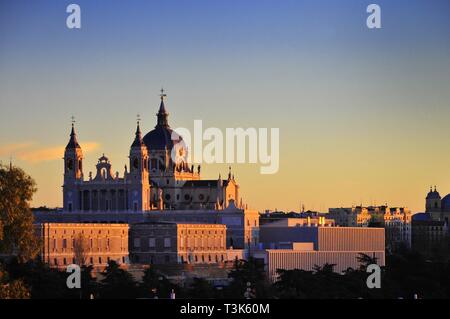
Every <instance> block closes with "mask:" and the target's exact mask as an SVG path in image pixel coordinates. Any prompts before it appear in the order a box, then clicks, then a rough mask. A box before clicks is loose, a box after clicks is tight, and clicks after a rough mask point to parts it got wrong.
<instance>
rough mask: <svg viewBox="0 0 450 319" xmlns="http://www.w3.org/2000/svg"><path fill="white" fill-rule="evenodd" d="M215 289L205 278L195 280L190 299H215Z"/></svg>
mask: <svg viewBox="0 0 450 319" xmlns="http://www.w3.org/2000/svg"><path fill="white" fill-rule="evenodd" d="M214 294H215V289H214V287H213V286H212V285H211V284H210V283H209V282H208V281H207V280H205V279H203V278H194V281H193V282H192V284H191V286H190V288H189V291H188V296H189V298H194V299H195V298H197V299H208V298H214Z"/></svg>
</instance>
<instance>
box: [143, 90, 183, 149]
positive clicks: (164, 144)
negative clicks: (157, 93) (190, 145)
mask: <svg viewBox="0 0 450 319" xmlns="http://www.w3.org/2000/svg"><path fill="white" fill-rule="evenodd" d="M165 96H166V95H165V94H164V90H161V104H160V106H159V111H158V113H157V114H156V116H157V118H158V122H157V124H156V126H155V128H154V129H153V130H151V131H150V132H148V133H147V134H146V135H145V136H144V138H143V141H144V144H145V146H147V149H148V150H149V151H152V150H165V149H167V150H169V151H171V150H172V148H173V147H174V145H176V144H178V143H180V142H181V141H182V140H183V138H182V137H181V136H180V135H178V134H177V133H176V132H175V131H174V130H172V129H171V128H170V126H169V122H168V120H167V118H168V116H169V113H167V111H166V107H165V105H164V97H165Z"/></svg>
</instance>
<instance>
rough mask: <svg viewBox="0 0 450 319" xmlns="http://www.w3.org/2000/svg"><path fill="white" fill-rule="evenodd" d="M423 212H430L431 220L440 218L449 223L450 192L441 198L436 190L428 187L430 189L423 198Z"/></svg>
mask: <svg viewBox="0 0 450 319" xmlns="http://www.w3.org/2000/svg"><path fill="white" fill-rule="evenodd" d="M425 212H426V213H430V216H431V218H432V219H433V220H440V221H444V222H446V224H447V225H448V224H449V221H450V194H447V195H446V196H444V197H443V198H441V195H440V194H439V192H438V191H437V190H436V186H434V190H433V189H432V188H431V187H430V191H429V192H428V194H427V197H426V198H425Z"/></svg>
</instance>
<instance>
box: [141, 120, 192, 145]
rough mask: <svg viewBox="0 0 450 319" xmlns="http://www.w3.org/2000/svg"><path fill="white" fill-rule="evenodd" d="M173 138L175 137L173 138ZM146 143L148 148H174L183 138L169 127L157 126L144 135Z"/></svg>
mask: <svg viewBox="0 0 450 319" xmlns="http://www.w3.org/2000/svg"><path fill="white" fill-rule="evenodd" d="M172 138H174V139H173V140H172ZM143 140H144V144H145V146H147V149H148V150H150V151H151V150H165V149H166V148H167V150H169V151H170V150H172V148H173V146H174V145H175V144H177V143H179V142H181V141H182V140H183V138H182V137H181V136H180V135H178V134H177V133H176V132H175V131H173V130H172V129H171V128H169V127H165V126H156V127H155V128H154V129H153V130H151V131H150V132H148V133H147V134H146V135H145V136H144V139H143Z"/></svg>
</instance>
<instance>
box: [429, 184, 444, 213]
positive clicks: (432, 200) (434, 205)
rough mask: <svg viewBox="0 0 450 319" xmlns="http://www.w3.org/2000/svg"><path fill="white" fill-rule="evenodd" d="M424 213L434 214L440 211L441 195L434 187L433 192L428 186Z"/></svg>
mask: <svg viewBox="0 0 450 319" xmlns="http://www.w3.org/2000/svg"><path fill="white" fill-rule="evenodd" d="M425 211H426V212H427V213H433V212H434V213H436V212H440V211H441V195H440V194H439V192H438V191H437V190H436V186H434V191H433V188H432V187H431V186H430V191H429V192H428V194H427V197H426V199H425Z"/></svg>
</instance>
